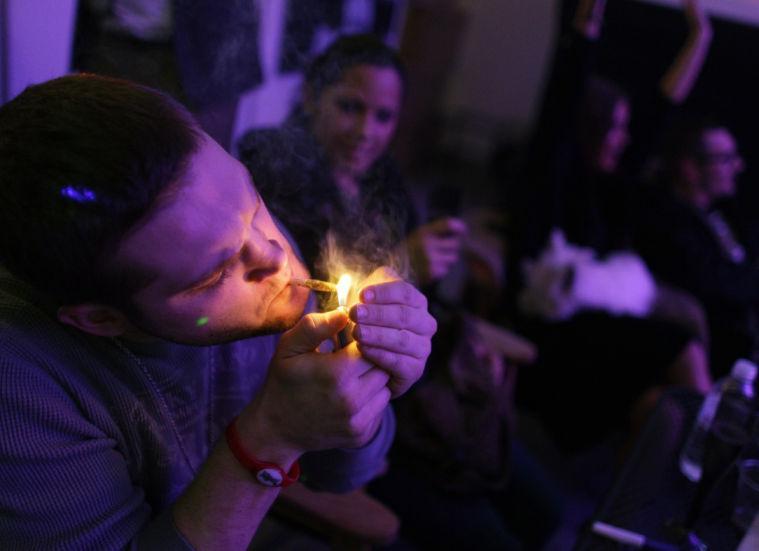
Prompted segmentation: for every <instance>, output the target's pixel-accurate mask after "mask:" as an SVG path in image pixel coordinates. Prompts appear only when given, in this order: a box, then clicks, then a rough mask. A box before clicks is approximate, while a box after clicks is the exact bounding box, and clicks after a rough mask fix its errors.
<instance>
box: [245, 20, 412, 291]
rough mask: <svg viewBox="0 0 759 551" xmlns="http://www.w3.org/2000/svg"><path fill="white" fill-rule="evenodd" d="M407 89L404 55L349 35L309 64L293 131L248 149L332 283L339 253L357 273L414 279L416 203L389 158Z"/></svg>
mask: <svg viewBox="0 0 759 551" xmlns="http://www.w3.org/2000/svg"><path fill="white" fill-rule="evenodd" d="M404 88H405V75H404V71H403V68H402V65H401V62H400V59H399V58H398V55H397V53H396V52H395V51H394V50H392V49H391V48H389V47H388V46H386V45H385V44H384V43H382V41H380V40H379V39H378V38H376V37H372V36H369V35H353V36H345V37H342V38H340V39H339V40H337V41H336V42H335V43H333V44H332V45H331V46H330V47H329V48H328V49H327V50H326V51H325V52H324V53H323V54H322V55H320V56H319V57H317V58H316V59H315V60H314V61H313V63H312V64H311V65H310V66H309V68H308V70H307V72H306V78H305V84H304V88H303V104H302V106H300V107H299V108H298V109H296V111H295V112H294V113H293V114H292V115H291V117H290V118H289V119H288V121H287V122H286V123H285V125H284V126H283V127H281V128H278V129H276V130H263V131H261V130H255V131H252V132H250V133H248V134H247V135H246V136H245V137H244V138H243V139H242V141H241V142H240V146H239V151H240V157H241V160H242V161H243V162H244V163H245V165H246V166H247V168H248V169H249V170H250V172H251V174H252V177H253V181H254V183H255V184H256V185H257V186H258V187H259V189H260V190H261V194H262V195H263V197H264V198H265V199H266V201H267V203H268V204H269V205H270V206H271V208H272V210H273V212H274V213H275V214H276V215H277V216H278V217H280V218H281V219H282V220H283V221H284V223H285V224H286V225H287V228H288V229H289V230H290V231H291V232H292V233H293V236H294V238H295V241H296V242H297V243H298V246H299V247H300V249H301V252H302V253H303V256H304V259H305V261H306V264H307V265H308V266H309V268H310V269H312V270H315V271H316V273H317V275H319V277H322V278H325V279H329V277H328V276H329V275H332V274H329V273H327V272H328V271H329V270H328V269H326V268H327V267H326V266H325V264H326V261H327V257H328V254H329V252H327V251H333V250H334V249H335V248H336V249H338V250H340V251H341V253H342V255H343V256H345V257H352V258H353V259H354V261H355V264H356V265H360V266H362V267H363V266H373V267H376V266H379V265H382V264H388V265H393V266H394V267H396V268H399V271H400V272H403V271H404V268H405V266H404V265H403V262H402V261H400V260H399V259H401V258H402V256H401V255H398V254H397V246H398V244H399V243H400V242H402V241H403V238H404V236H405V234H406V233H407V231H408V229H409V218H410V212H409V205H410V201H409V199H408V194H407V192H406V190H405V188H404V186H403V183H402V180H401V176H400V173H399V171H398V169H397V168H396V165H395V163H394V162H393V160H392V159H391V158H390V155H389V152H388V149H389V145H390V142H391V140H392V138H393V136H394V134H395V129H396V126H397V122H398V116H399V114H400V110H401V104H402V101H403V96H404ZM328 231H330V235H331V236H332V237H333V238H334V241H333V243H334V244H335V247H332V248H330V249H328V248H327V247H326V242H325V241H326V240H325V236H326V235H327V232H328Z"/></svg>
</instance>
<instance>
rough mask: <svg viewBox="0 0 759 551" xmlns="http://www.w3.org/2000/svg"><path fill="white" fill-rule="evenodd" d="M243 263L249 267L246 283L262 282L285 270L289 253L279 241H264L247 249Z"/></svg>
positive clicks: (250, 244) (250, 245)
mask: <svg viewBox="0 0 759 551" xmlns="http://www.w3.org/2000/svg"><path fill="white" fill-rule="evenodd" d="M243 262H245V265H246V266H247V271H246V273H245V281H251V282H252V281H262V280H264V279H266V278H267V277H270V276H272V275H274V274H276V273H277V272H279V271H280V270H282V268H284V266H285V265H286V264H287V253H286V252H285V250H284V249H283V248H282V245H280V244H279V242H278V241H276V240H274V239H262V240H261V241H260V242H258V243H249V244H248V245H247V246H246V247H245V251H244V253H243Z"/></svg>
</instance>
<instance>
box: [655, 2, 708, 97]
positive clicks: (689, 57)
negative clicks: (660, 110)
mask: <svg viewBox="0 0 759 551" xmlns="http://www.w3.org/2000/svg"><path fill="white" fill-rule="evenodd" d="M683 8H684V10H685V17H686V19H687V21H688V37H687V39H686V40H685V44H683V47H682V48H681V49H680V51H679V52H678V54H677V56H676V57H675V60H674V61H673V62H672V65H671V66H670V67H669V69H667V72H666V73H665V74H664V76H663V77H662V79H661V81H660V83H659V86H660V89H661V93H662V94H663V95H664V97H666V98H667V99H668V100H669V101H670V102H672V103H673V104H675V105H679V104H681V103H683V102H684V101H685V100H686V99H687V97H688V95H689V94H690V92H691V90H692V89H693V85H694V84H695V83H696V80H697V79H698V75H699V74H700V73H701V68H702V67H703V65H704V61H705V60H706V54H707V53H708V52H709V46H710V45H711V42H712V25H711V23H710V21H709V17H708V16H707V15H706V13H705V12H704V7H703V6H702V5H701V0H683Z"/></svg>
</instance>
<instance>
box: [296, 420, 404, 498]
mask: <svg viewBox="0 0 759 551" xmlns="http://www.w3.org/2000/svg"><path fill="white" fill-rule="evenodd" d="M394 436H395V414H394V413H393V410H392V408H391V407H390V406H388V407H387V409H386V410H385V414H384V417H383V419H382V423H381V425H380V427H379V429H378V430H377V434H375V435H374V438H372V440H371V441H370V442H369V443H368V444H366V445H365V446H363V447H361V448H355V449H346V448H340V449H334V450H325V451H320V452H309V453H306V454H305V455H303V457H302V458H301V460H300V463H301V467H302V469H303V475H302V480H303V482H304V484H306V485H307V486H309V487H310V488H312V489H314V490H323V491H328V492H336V493H344V492H349V491H351V490H354V489H356V488H359V487H361V486H363V485H364V484H366V483H368V482H369V481H370V480H371V479H373V478H374V477H375V476H377V475H379V474H380V473H381V471H382V470H383V469H384V466H385V456H386V455H387V452H388V451H389V449H390V445H391V444H392V443H393V437H394Z"/></svg>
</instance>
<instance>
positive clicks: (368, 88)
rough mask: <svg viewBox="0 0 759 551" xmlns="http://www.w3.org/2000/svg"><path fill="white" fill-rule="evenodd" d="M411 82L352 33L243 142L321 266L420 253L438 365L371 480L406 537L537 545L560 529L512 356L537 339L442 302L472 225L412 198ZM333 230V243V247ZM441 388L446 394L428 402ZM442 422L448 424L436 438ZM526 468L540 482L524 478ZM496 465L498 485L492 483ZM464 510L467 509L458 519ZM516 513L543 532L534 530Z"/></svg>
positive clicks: (326, 269) (254, 170)
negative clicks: (406, 138) (430, 214)
mask: <svg viewBox="0 0 759 551" xmlns="http://www.w3.org/2000/svg"><path fill="white" fill-rule="evenodd" d="M404 86H405V78H404V70H403V67H402V65H401V62H400V60H399V58H398V55H397V53H396V52H395V51H394V50H392V49H391V48H389V47H387V46H386V45H385V44H383V43H382V42H381V41H380V40H378V39H377V38H375V37H372V36H366V35H359V36H345V37H342V38H340V39H338V40H337V41H335V42H334V43H333V44H332V45H331V46H329V47H328V48H327V50H326V51H325V52H324V53H323V54H322V55H320V56H319V57H317V58H316V59H315V60H314V61H313V63H312V64H311V65H310V66H309V68H308V69H307V71H306V80H305V83H304V88H303V104H302V105H301V106H299V107H298V108H297V109H296V110H295V112H294V113H293V115H292V116H291V117H290V119H289V120H288V121H287V122H286V123H285V124H284V126H282V127H281V128H278V129H275V130H255V131H252V132H250V133H248V134H247V135H246V136H245V137H244V138H243V139H242V141H241V143H240V146H239V151H240V155H241V159H242V161H243V162H244V163H245V164H246V166H247V167H248V168H249V169H250V171H251V174H252V175H253V180H254V182H255V184H256V185H257V186H258V187H259V189H261V193H262V195H263V196H264V197H265V198H266V200H267V202H268V203H269V204H271V205H273V207H272V208H273V209H274V210H275V212H277V213H279V214H280V217H281V218H282V220H283V221H284V222H285V224H286V225H287V227H288V229H290V230H291V231H292V233H293V234H294V235H295V237H296V241H297V242H298V244H299V245H301V246H302V247H303V250H304V255H305V257H306V260H307V262H308V263H309V265H311V266H313V268H314V271H315V272H317V273H321V274H322V276H323V277H328V276H329V275H330V272H332V270H331V268H332V260H333V257H334V256H335V253H337V256H338V257H342V258H344V259H345V263H346V264H347V265H348V266H350V263H351V262H353V263H355V264H358V265H359V266H363V265H369V266H372V265H375V264H377V263H384V264H388V263H389V264H395V265H396V266H398V267H399V269H402V268H403V267H404V266H406V265H407V264H408V263H409V261H410V264H411V266H412V267H413V271H414V272H415V275H416V276H417V278H418V281H419V282H420V283H422V284H424V285H425V286H426V291H427V296H428V298H429V300H430V303H431V307H430V309H431V311H432V312H433V314H434V315H435V316H436V318H437V319H438V323H440V324H441V325H442V326H444V327H445V331H444V336H443V337H441V338H440V339H439V340H438V341H435V343H434V344H433V349H434V350H435V352H434V355H435V364H434V366H433V365H432V364H430V368H431V369H430V376H429V377H428V378H425V379H424V380H421V381H420V382H419V384H417V385H415V386H414V388H413V389H412V391H411V392H410V393H409V394H408V395H407V396H406V397H404V402H403V404H400V403H398V404H399V410H398V411H399V412H400V413H399V417H398V422H399V425H402V424H405V425H407V429H408V430H406V432H405V433H404V434H405V436H404V438H402V439H399V441H398V443H397V446H396V447H395V448H394V449H393V451H392V452H391V454H390V465H389V469H388V473H387V475H386V476H384V477H382V479H381V480H379V481H378V483H377V484H376V485H372V486H370V492H372V493H373V494H375V495H376V496H378V497H380V498H381V499H382V500H384V501H385V502H386V503H387V504H388V505H390V506H391V507H392V508H393V509H394V510H395V511H396V512H397V513H398V514H399V516H400V518H401V521H402V522H401V531H402V535H403V537H405V538H407V539H408V541H409V542H410V543H413V544H416V545H419V546H420V547H422V548H427V547H429V546H433V547H442V548H448V547H451V546H453V547H467V546H471V545H475V546H478V545H477V543H476V542H480V543H483V544H484V545H489V546H495V547H496V548H499V549H506V548H514V547H515V546H516V545H518V544H517V543H516V542H518V538H522V537H531V538H535V539H534V540H533V541H532V543H534V542H535V541H538V540H542V539H543V538H546V537H547V536H548V535H549V534H550V532H551V528H552V527H553V524H554V522H555V520H556V519H555V517H556V513H555V510H556V508H557V507H556V506H555V505H554V504H551V506H550V507H549V506H546V507H539V506H538V503H539V502H540V500H541V499H543V501H550V499H545V498H541V497H540V496H539V494H541V493H542V490H544V489H545V487H547V486H548V485H547V484H546V485H544V486H543V487H540V486H539V481H542V479H541V478H540V477H539V476H538V475H539V469H538V468H537V467H536V466H535V465H533V464H532V463H531V460H530V459H529V457H528V455H527V453H526V452H522V450H521V449H520V450H518V452H521V453H519V456H518V458H517V459H518V460H519V463H518V464H516V463H513V464H512V461H511V457H512V454H515V453H518V452H515V451H514V446H513V443H512V438H511V436H510V434H509V432H510V424H509V422H510V421H511V422H513V418H512V417H510V416H509V415H508V413H509V404H510V403H511V395H510V393H509V392H508V389H510V388H511V385H512V384H513V380H514V376H515V365H509V367H508V368H506V367H505V362H512V363H513V364H516V363H527V362H529V361H530V360H531V359H532V357H533V356H534V349H533V347H532V345H531V344H530V343H526V342H525V341H524V340H523V339H520V338H518V337H515V336H513V335H511V334H509V333H508V332H506V331H505V330H503V329H501V328H495V327H492V326H488V324H486V323H484V322H483V321H482V320H477V319H475V318H474V317H473V316H469V315H466V314H465V313H464V312H463V310H460V309H457V308H454V307H451V306H450V305H447V304H443V303H442V302H441V301H438V300H437V297H436V296H435V294H434V292H433V288H432V287H431V286H430V284H431V283H433V282H435V281H438V280H440V279H441V278H443V277H444V276H445V275H446V274H447V273H448V272H449V270H450V269H451V267H452V265H453V264H454V263H456V262H459V260H460V253H461V247H462V240H463V238H464V234H465V232H466V229H467V228H466V226H465V225H464V223H463V222H462V220H460V219H459V218H457V217H455V216H441V217H438V218H437V219H435V220H433V221H431V222H429V223H427V224H424V225H421V226H419V227H416V228H415V229H414V221H413V219H414V213H413V212H412V210H411V209H412V205H411V200H410V198H409V195H408V193H407V192H406V188H405V186H404V184H403V180H402V178H401V174H400V173H399V171H398V169H397V167H396V165H395V163H394V162H393V160H392V158H391V157H390V155H389V152H388V148H389V145H390V141H391V139H392V137H393V134H394V132H395V128H396V123H397V120H398V117H399V115H400V110H401V105H402V99H403V95H404ZM278 209H280V210H278ZM328 234H329V235H331V236H332V237H333V239H334V244H335V245H336V246H335V247H331V246H330V243H326V244H325V242H324V237H325V236H326V235H328ZM484 292H485V293H486V292H487V291H484ZM490 297H491V299H492V292H491V295H490ZM365 338H368V337H367V336H366V335H365ZM473 350H476V351H477V352H476V353H475V352H473ZM491 372H492V375H491ZM454 373H455V375H454ZM465 381H469V383H466V382H465ZM462 385H463V386H462ZM430 395H431V396H437V397H442V396H444V397H445V401H444V402H439V403H437V404H431V403H430V400H429V396H430ZM432 401H433V402H434V399H433V400H432ZM427 406H436V407H437V409H432V410H431V409H429V408H428V407H427ZM447 406H451V407H452V408H453V410H455V411H453V410H452V411H451V414H452V415H453V416H454V417H456V419H455V422H456V423H458V424H457V425H456V426H453V425H451V423H452V422H453V421H452V420H451V419H450V418H445V417H441V416H439V415H438V413H439V408H441V407H442V408H443V409H445V408H446V407H447ZM485 419H487V420H488V423H487V425H484V424H482V421H483V420H485ZM439 431H444V432H446V433H449V432H450V434H448V437H447V438H442V439H437V433H438V432H439ZM473 454H474V456H473ZM475 456H476V457H475ZM421 464H425V465H426V468H421V469H420V468H419V465H421ZM527 469H529V471H528V470H527ZM517 470H519V471H520V472H516V471H517ZM523 472H529V475H530V480H531V482H530V483H526V484H521V483H522V482H523V481H522V480H521V479H520V475H521V474H522V473H523ZM512 475H513V476H512ZM444 476H450V477H452V478H453V479H455V480H456V483H453V481H452V480H450V481H445V479H444ZM490 476H492V477H494V478H496V479H497V481H498V482H497V483H493V484H492V485H486V484H484V483H483V482H484V480H485V478H488V477H490ZM536 481H537V482H536ZM457 484H458V485H457ZM486 486H487V487H486ZM518 489H519V490H518ZM549 493H550V492H549ZM528 495H532V499H531V500H528V499H527V497H526V496H528ZM512 497H513V500H512ZM520 499H522V500H523V502H527V501H529V502H530V503H531V504H532V507H531V508H528V509H527V510H526V511H525V510H522V514H523V515H524V516H517V515H512V513H514V510H515V509H518V507H517V508H512V509H508V508H507V506H506V504H507V503H512V505H513V503H514V502H515V501H518V500H520ZM433 504H434V506H433ZM422 512H425V513H426V514H422ZM525 512H526V514H525ZM461 518H467V519H468V520H467V521H466V522H454V521H453V519H461ZM528 519H529V520H528ZM523 521H526V522H523ZM507 523H508V524H510V525H512V527H513V526H517V527H518V528H521V526H520V523H521V524H529V525H530V526H531V527H533V528H535V530H534V531H533V533H531V534H528V535H527V536H525V534H524V533H520V530H517V531H515V532H512V530H511V528H509V527H507ZM521 532H525V530H522V531H521Z"/></svg>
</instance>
